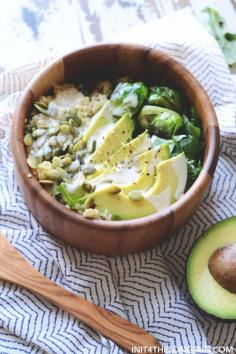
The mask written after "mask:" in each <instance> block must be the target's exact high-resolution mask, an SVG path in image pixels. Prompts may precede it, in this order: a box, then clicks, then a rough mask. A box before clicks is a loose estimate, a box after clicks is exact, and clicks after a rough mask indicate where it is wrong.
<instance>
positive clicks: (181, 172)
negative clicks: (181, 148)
mask: <svg viewBox="0 0 236 354" xmlns="http://www.w3.org/2000/svg"><path fill="white" fill-rule="evenodd" d="M156 175H157V178H156V181H155V183H154V184H153V186H152V187H151V188H150V190H149V191H148V193H149V195H150V197H149V198H150V199H152V200H153V202H155V198H152V196H155V195H159V194H160V193H162V192H163V191H164V190H165V189H166V188H170V190H171V203H173V202H174V201H176V200H178V199H179V198H180V196H181V195H182V194H183V193H184V190H185V186H186V183H187V177H188V171H187V160H186V158H185V155H184V153H181V154H179V155H177V156H174V157H172V158H171V159H169V160H166V161H162V162H161V163H159V164H158V165H157V167H156Z"/></svg>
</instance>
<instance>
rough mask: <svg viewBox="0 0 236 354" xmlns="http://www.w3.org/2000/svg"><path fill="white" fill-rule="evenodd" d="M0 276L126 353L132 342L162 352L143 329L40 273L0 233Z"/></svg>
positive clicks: (155, 341) (130, 348) (153, 339)
mask: <svg viewBox="0 0 236 354" xmlns="http://www.w3.org/2000/svg"><path fill="white" fill-rule="evenodd" d="M0 279H2V280H5V281H10V282H13V283H15V284H18V285H20V286H23V287H25V288H27V289H29V290H32V291H33V292H35V293H37V294H39V295H41V296H43V297H45V298H46V299H48V300H49V301H51V302H52V303H54V304H55V305H57V306H59V307H60V308H62V309H64V310H65V311H67V312H69V313H70V314H72V315H73V316H75V317H77V318H78V319H80V320H81V321H82V322H84V323H85V324H86V325H88V326H89V327H90V328H92V329H93V330H95V331H97V332H99V333H101V334H102V335H103V336H105V337H107V338H109V339H111V340H112V341H113V342H115V343H116V344H118V345H119V346H120V347H121V348H123V349H125V350H126V351H128V352H129V353H131V352H132V347H133V346H142V347H145V346H148V347H157V348H159V351H158V352H159V353H161V352H162V351H161V350H162V347H161V345H160V343H159V342H158V341H157V340H156V339H155V338H154V337H153V336H151V335H150V334H148V333H147V332H145V331H144V330H143V329H141V328H139V327H138V326H136V325H135V324H133V323H131V322H129V321H127V320H126V319H124V318H122V317H120V316H118V315H116V314H113V313H111V312H109V311H107V310H105V309H104V308H101V307H99V306H97V305H95V304H93V303H91V302H90V301H87V300H85V299H83V298H81V297H79V296H77V295H75V294H73V293H71V292H69V291H67V290H65V289H63V288H62V287H60V286H58V285H56V284H55V283H54V282H52V281H51V280H49V279H47V278H46V277H44V276H43V275H42V274H41V273H39V272H38V271H37V270H36V269H34V268H33V267H32V266H31V265H30V264H29V263H28V262H27V261H26V260H25V259H24V258H23V257H22V256H21V254H20V253H18V252H17V251H16V249H15V248H14V247H13V246H12V245H11V244H10V243H9V242H8V241H7V240H6V239H5V238H4V235H3V234H1V233H0ZM142 353H145V351H143V352H142Z"/></svg>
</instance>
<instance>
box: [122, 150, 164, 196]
mask: <svg viewBox="0 0 236 354" xmlns="http://www.w3.org/2000/svg"><path fill="white" fill-rule="evenodd" d="M169 157H170V151H169V147H168V145H166V146H165V145H162V146H161V147H160V149H152V150H148V151H146V152H145V153H143V154H141V155H139V156H137V158H136V161H135V162H136V163H137V165H138V169H139V175H138V178H137V179H136V180H135V181H134V183H132V184H130V185H124V186H119V187H120V188H121V189H122V190H123V191H125V192H129V191H131V190H133V189H140V190H143V191H146V190H148V189H149V188H151V186H152V185H153V184H154V182H155V175H156V166H157V165H158V164H159V163H160V162H161V161H162V160H166V159H168V158H169ZM135 162H134V163H135ZM157 172H158V171H157Z"/></svg>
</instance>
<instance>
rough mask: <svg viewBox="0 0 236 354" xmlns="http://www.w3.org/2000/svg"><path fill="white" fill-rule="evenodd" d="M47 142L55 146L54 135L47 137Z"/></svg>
mask: <svg viewBox="0 0 236 354" xmlns="http://www.w3.org/2000/svg"><path fill="white" fill-rule="evenodd" d="M48 144H49V145H50V146H52V147H55V146H57V139H56V137H55V136H51V137H50V138H49V139H48Z"/></svg>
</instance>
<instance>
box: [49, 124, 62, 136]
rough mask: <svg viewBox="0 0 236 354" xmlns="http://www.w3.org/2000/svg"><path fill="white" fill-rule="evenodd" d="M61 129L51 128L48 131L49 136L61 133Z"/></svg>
mask: <svg viewBox="0 0 236 354" xmlns="http://www.w3.org/2000/svg"><path fill="white" fill-rule="evenodd" d="M59 129H60V127H59V126H54V127H50V128H49V129H48V135H49V136H52V135H56V134H57V133H58V132H59Z"/></svg>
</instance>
